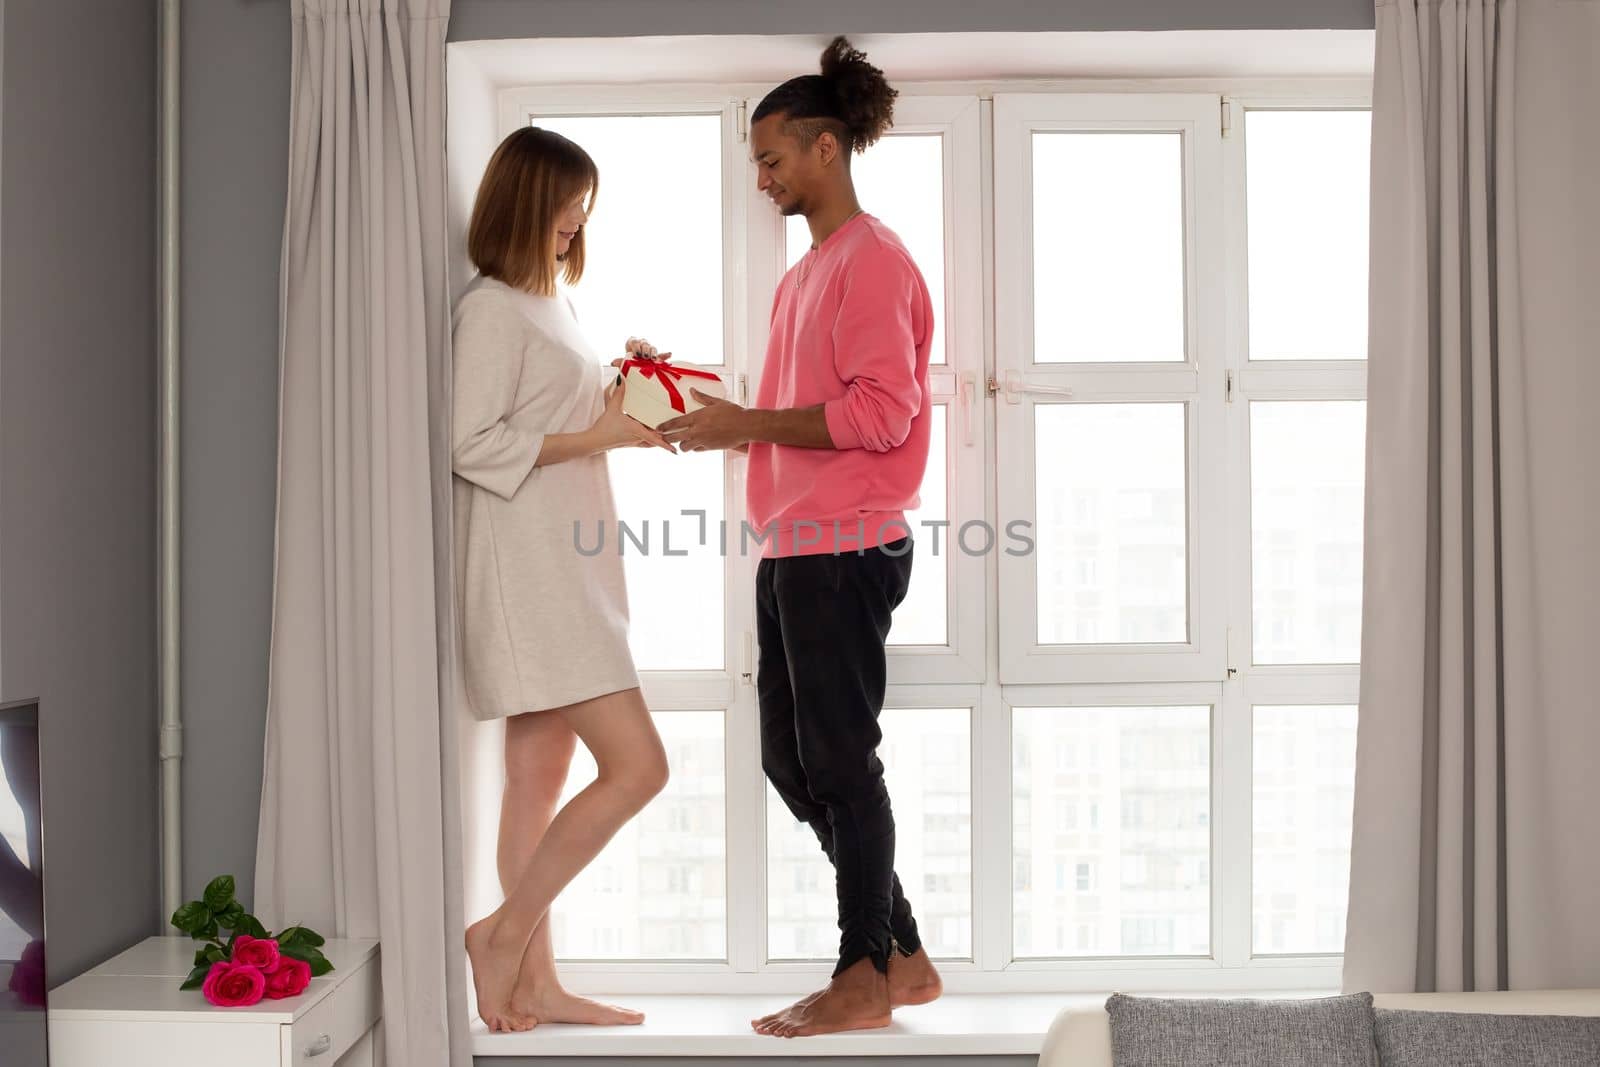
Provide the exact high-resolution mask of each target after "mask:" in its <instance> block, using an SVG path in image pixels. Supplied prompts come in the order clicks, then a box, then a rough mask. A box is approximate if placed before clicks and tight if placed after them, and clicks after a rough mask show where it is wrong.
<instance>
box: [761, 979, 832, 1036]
mask: <svg viewBox="0 0 1600 1067" xmlns="http://www.w3.org/2000/svg"><path fill="white" fill-rule="evenodd" d="M826 992H827V989H826V988H823V989H819V990H817V991H816V992H815V993H808V994H806V995H805V996H803V997H801V998H800V999H799V1000H797V1001H795V1002H794V1003H793V1004H791V1005H789V1007H787V1008H784V1009H783V1011H775V1012H773V1013H772V1014H771V1015H763V1016H762V1017H761V1018H759V1019H755V1020H753V1021H752V1022H751V1023H750V1025H751V1026H752V1027H754V1028H755V1030H756V1032H757V1033H762V1034H764V1033H766V1032H767V1028H768V1027H770V1026H771V1025H772V1024H774V1023H776V1022H777V1021H778V1020H779V1019H780V1018H782V1017H783V1014H784V1012H787V1011H793V1010H794V1009H795V1008H805V1007H810V1006H811V1004H812V1002H813V1001H815V1000H816V999H817V998H818V997H820V996H822V994H824V993H826Z"/></svg>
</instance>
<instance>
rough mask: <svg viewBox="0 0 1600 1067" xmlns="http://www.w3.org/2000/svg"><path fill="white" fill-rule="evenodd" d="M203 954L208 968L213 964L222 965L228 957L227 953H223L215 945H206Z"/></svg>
mask: <svg viewBox="0 0 1600 1067" xmlns="http://www.w3.org/2000/svg"><path fill="white" fill-rule="evenodd" d="M205 954H206V965H207V966H210V965H211V964H213V963H222V962H224V961H225V960H227V959H228V956H229V954H228V953H227V952H224V951H223V950H222V948H221V947H220V946H217V945H207V946H206V953H205Z"/></svg>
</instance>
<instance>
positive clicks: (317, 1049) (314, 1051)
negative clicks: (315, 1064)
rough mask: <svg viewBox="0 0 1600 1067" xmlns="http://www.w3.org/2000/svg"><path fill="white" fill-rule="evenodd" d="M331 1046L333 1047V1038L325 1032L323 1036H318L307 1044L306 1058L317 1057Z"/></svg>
mask: <svg viewBox="0 0 1600 1067" xmlns="http://www.w3.org/2000/svg"><path fill="white" fill-rule="evenodd" d="M331 1048H333V1038H331V1037H329V1036H328V1035H327V1034H323V1035H322V1036H321V1037H319V1038H317V1039H316V1040H315V1041H313V1042H311V1044H309V1045H307V1046H306V1059H308V1060H310V1059H315V1058H316V1057H318V1056H321V1055H322V1054H323V1053H325V1052H327V1051H328V1050H329V1049H331Z"/></svg>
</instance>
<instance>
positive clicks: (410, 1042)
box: [255, 0, 471, 1067]
mask: <svg viewBox="0 0 1600 1067" xmlns="http://www.w3.org/2000/svg"><path fill="white" fill-rule="evenodd" d="M449 11H450V4H449V0H294V2H293V3H292V5H291V17H292V19H293V44H294V54H293V68H292V70H293V73H292V84H291V93H292V100H291V118H290V123H291V125H290V145H289V200H288V210H287V214H286V217H285V221H284V240H283V267H282V323H281V326H282V348H281V382H280V388H281V392H280V398H279V442H278V527H277V557H276V575H275V589H274V603H273V618H272V656H271V668H270V679H271V690H270V694H269V708H268V719H267V749H266V767H265V781H264V784H263V790H262V801H261V824H260V836H259V839H258V842H257V866H256V885H255V903H256V907H257V909H258V911H259V912H260V913H261V914H262V915H263V919H264V921H266V922H268V923H269V924H278V923H282V922H286V921H290V920H293V921H299V922H305V923H307V924H310V925H312V926H315V927H318V928H322V929H323V930H324V932H326V933H331V934H335V935H338V936H343V937H378V938H381V939H382V966H383V994H384V1035H385V1037H386V1041H384V1042H383V1044H384V1045H385V1046H386V1050H387V1056H388V1059H389V1061H390V1062H391V1063H394V1064H398V1065H402V1067H440V1065H442V1064H449V1065H452V1067H469V1065H470V1063H471V1056H470V1050H469V1045H468V1039H467V1029H466V1027H467V1021H468V1016H467V1001H466V961H465V958H464V953H463V948H462V924H463V919H462V917H463V913H464V912H463V906H462V879H461V860H460V856H461V840H460V838H461V830H460V826H461V814H460V783H459V770H458V751H457V733H456V722H455V717H454V715H453V714H442V713H441V709H450V708H453V707H455V706H456V705H455V701H454V693H455V688H456V686H457V685H458V684H459V682H458V679H457V672H456V671H455V667H454V656H453V648H454V640H453V632H452V626H453V620H454V612H453V610H452V608H451V604H452V599H451V595H450V585H449V582H450V571H451V567H450V559H451V556H452V554H451V551H450V529H451V524H450V470H449V451H450V450H449V432H448V431H449V421H448V420H449V411H450V403H449V380H450V376H449V365H448V360H449V340H450V337H449V331H450V320H449V294H448V291H447V282H446V267H445V211H446V203H445V178H444V175H445V160H444V132H445V130H444V121H445V120H444V115H445V78H444V73H445V72H444V54H445V50H444V45H445V27H446V22H447V20H448V16H449Z"/></svg>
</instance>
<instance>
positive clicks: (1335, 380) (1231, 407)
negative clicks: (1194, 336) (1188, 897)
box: [1213, 84, 1372, 968]
mask: <svg viewBox="0 0 1600 1067" xmlns="http://www.w3.org/2000/svg"><path fill="white" fill-rule="evenodd" d="M1221 106H1222V108H1223V109H1224V110H1223V115H1224V125H1225V126H1226V128H1227V130H1228V135H1227V136H1226V137H1225V138H1224V140H1223V152H1222V163H1223V176H1224V178H1223V189H1224V194H1225V196H1224V201H1223V210H1224V213H1225V216H1226V220H1227V222H1226V233H1227V239H1228V256H1227V264H1228V276H1227V277H1228V284H1227V287H1226V292H1227V305H1226V308H1227V320H1228V326H1227V338H1228V345H1227V360H1226V365H1227V381H1226V383H1225V395H1226V400H1227V403H1226V409H1227V471H1228V487H1227V492H1228V511H1229V514H1231V515H1233V516H1238V517H1240V520H1241V522H1242V529H1240V530H1239V531H1238V532H1236V533H1232V534H1230V536H1229V538H1228V561H1227V573H1228V589H1229V594H1230V595H1229V598H1228V638H1229V640H1228V668H1229V669H1228V678H1227V681H1226V682H1225V684H1224V685H1223V703H1222V706H1221V707H1220V708H1219V713H1220V715H1219V718H1220V720H1221V722H1220V735H1219V737H1218V744H1219V745H1220V749H1219V752H1220V753H1221V755H1222V758H1223V759H1224V760H1225V761H1227V763H1228V765H1231V766H1243V767H1246V768H1249V767H1251V766H1252V758H1251V754H1252V744H1253V738H1254V728H1255V709H1256V708H1257V707H1260V706H1272V705H1287V706H1303V707H1308V708H1310V707H1316V706H1319V705H1355V704H1357V703H1358V702H1359V698H1360V687H1361V668H1360V665H1359V664H1258V663H1256V662H1255V648H1254V639H1253V625H1252V623H1253V614H1254V612H1253V608H1254V603H1253V601H1254V598H1253V597H1252V595H1251V590H1252V587H1253V581H1254V579H1253V574H1252V570H1253V554H1252V548H1251V518H1250V516H1251V510H1252V499H1251V479H1250V474H1251V471H1250V405H1251V402H1252V401H1256V400H1361V401H1365V400H1366V397H1367V363H1366V361H1365V360H1252V359H1251V358H1250V351H1249V348H1250V302H1249V278H1250V274H1249V230H1248V226H1247V209H1248V198H1247V189H1246V183H1245V178H1246V137H1247V135H1246V126H1247V116H1248V113H1249V112H1250V111H1256V110H1264V111H1265V110H1295V111H1318V110H1370V109H1371V107H1372V94H1371V88H1370V86H1362V85H1352V84H1345V85H1336V86H1330V87H1328V88H1327V89H1324V90H1322V91H1320V92H1302V93H1298V94H1296V93H1286V92H1281V91H1278V92H1274V91H1250V90H1248V89H1246V90H1243V91H1238V92H1235V93H1232V94H1229V95H1225V96H1224V97H1223V98H1222V105H1221ZM1219 777H1221V776H1219ZM1252 789H1253V781H1252V777H1251V775H1250V774H1248V773H1245V774H1242V775H1234V776H1233V777H1232V778H1224V781H1223V790H1222V798H1221V799H1222V805H1223V807H1222V808H1221V810H1220V811H1219V817H1218V820H1217V821H1218V823H1219V824H1220V825H1221V826H1222V827H1223V836H1222V837H1221V838H1220V839H1219V840H1218V854H1217V858H1218V863H1217V864H1216V866H1215V867H1214V868H1213V870H1214V871H1216V868H1217V867H1221V866H1223V861H1224V860H1226V866H1227V870H1228V871H1229V872H1230V873H1231V874H1232V876H1233V877H1241V876H1242V877H1243V878H1244V879H1245V886H1246V891H1245V892H1242V893H1236V894H1233V895H1232V897H1230V898H1229V899H1228V900H1227V902H1226V908H1225V912H1224V915H1223V923H1222V929H1223V930H1224V932H1225V934H1226V938H1225V942H1224V948H1225V961H1226V962H1227V963H1229V964H1231V965H1235V966H1241V967H1246V968H1267V967H1277V966H1285V967H1287V966H1292V965H1293V962H1294V961H1296V960H1300V961H1305V962H1307V963H1308V964H1310V965H1316V963H1317V962H1318V961H1321V962H1322V963H1323V965H1325V966H1329V967H1333V966H1338V965H1342V960H1343V955H1342V954H1335V953H1327V954H1318V953H1311V954H1300V955H1289V956H1283V955H1276V954H1263V955H1259V956H1258V955H1256V954H1255V950H1254V945H1253V943H1252V937H1251V930H1252V919H1253V914H1252V912H1253V907H1254V905H1253V896H1252V893H1251V891H1250V890H1251V887H1252V885H1253V882H1252V878H1253V873H1252V872H1253V868H1254V862H1253V859H1254V825H1253V817H1252V812H1253V804H1252V802H1251V800H1252V797H1251V794H1252Z"/></svg>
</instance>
